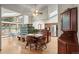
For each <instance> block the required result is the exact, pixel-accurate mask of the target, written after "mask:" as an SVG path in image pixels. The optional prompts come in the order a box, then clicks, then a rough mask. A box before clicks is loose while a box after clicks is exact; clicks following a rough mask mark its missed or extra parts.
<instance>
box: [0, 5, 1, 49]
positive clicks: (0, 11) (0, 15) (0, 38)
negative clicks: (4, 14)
mask: <svg viewBox="0 0 79 59" xmlns="http://www.w3.org/2000/svg"><path fill="white" fill-rule="evenodd" d="M0 18H1V5H0ZM0 27H1V22H0ZM0 50H1V28H0Z"/></svg>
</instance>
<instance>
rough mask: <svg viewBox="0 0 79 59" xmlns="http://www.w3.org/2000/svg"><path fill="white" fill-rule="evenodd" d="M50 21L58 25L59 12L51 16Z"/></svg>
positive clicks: (52, 13)
mask: <svg viewBox="0 0 79 59" xmlns="http://www.w3.org/2000/svg"><path fill="white" fill-rule="evenodd" d="M49 20H50V22H52V23H58V11H57V10H55V11H53V12H51V13H50V14H49Z"/></svg>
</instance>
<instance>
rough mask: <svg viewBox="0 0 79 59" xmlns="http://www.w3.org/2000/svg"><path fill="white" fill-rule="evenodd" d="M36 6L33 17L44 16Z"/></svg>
mask: <svg viewBox="0 0 79 59" xmlns="http://www.w3.org/2000/svg"><path fill="white" fill-rule="evenodd" d="M36 6H37V5H35V9H34V10H33V12H32V15H33V16H38V15H42V14H43V12H42V11H40V10H39V9H37V7H36Z"/></svg>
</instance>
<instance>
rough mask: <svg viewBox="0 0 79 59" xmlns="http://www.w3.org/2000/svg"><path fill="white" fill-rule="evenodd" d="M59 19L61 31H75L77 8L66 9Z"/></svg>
mask: <svg viewBox="0 0 79 59" xmlns="http://www.w3.org/2000/svg"><path fill="white" fill-rule="evenodd" d="M61 17H62V20H61V21H62V25H61V26H62V27H61V28H62V31H77V8H71V9H67V10H66V11H65V12H63V13H62V14H61Z"/></svg>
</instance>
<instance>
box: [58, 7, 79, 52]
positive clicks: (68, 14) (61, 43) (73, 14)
mask: <svg viewBox="0 0 79 59" xmlns="http://www.w3.org/2000/svg"><path fill="white" fill-rule="evenodd" d="M61 16H62V20H61V21H62V25H61V26H62V27H61V28H62V31H63V34H62V35H61V36H60V37H59V39H58V53H59V54H64V53H65V54H72V53H78V49H79V48H78V39H77V8H71V9H67V10H66V11H65V12H63V13H62V14H61Z"/></svg>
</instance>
